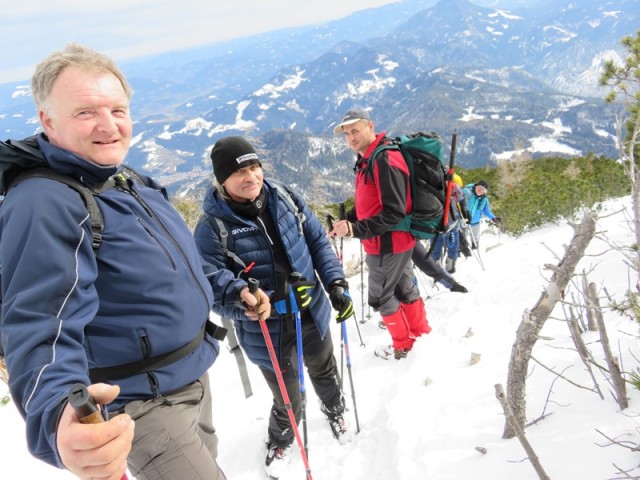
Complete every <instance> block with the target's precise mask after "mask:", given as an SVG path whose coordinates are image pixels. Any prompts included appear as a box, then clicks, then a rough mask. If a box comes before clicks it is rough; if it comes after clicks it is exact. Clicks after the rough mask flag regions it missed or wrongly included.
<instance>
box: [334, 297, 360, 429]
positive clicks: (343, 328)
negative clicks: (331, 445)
mask: <svg viewBox="0 0 640 480" xmlns="http://www.w3.org/2000/svg"><path fill="white" fill-rule="evenodd" d="M338 288H342V287H338ZM340 326H341V330H340V332H341V339H340V340H341V341H340V343H342V349H343V350H344V353H345V356H346V357H347V372H348V373H349V385H350V386H351V400H352V401H353V413H354V415H355V416H356V433H360V422H359V421H358V406H357V404H356V391H355V389H354V388H353V374H352V373H351V355H349V340H348V337H347V322H342V323H340ZM340 382H342V375H341V378H340Z"/></svg>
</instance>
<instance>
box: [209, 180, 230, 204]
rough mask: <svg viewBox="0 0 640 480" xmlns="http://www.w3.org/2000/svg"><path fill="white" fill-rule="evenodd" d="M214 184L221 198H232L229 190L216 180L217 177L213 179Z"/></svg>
mask: <svg viewBox="0 0 640 480" xmlns="http://www.w3.org/2000/svg"><path fill="white" fill-rule="evenodd" d="M212 185H213V188H215V189H216V192H218V195H220V198H221V199H223V200H225V201H226V200H230V199H231V197H230V196H229V194H228V193H227V191H226V190H225V189H224V187H223V186H222V185H220V182H218V180H216V179H215V178H214V179H213V182H212Z"/></svg>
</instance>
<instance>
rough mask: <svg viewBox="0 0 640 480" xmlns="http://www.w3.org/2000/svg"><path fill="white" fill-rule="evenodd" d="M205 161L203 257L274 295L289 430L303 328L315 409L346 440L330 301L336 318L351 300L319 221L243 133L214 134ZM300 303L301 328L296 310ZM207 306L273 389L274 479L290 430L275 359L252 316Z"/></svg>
mask: <svg viewBox="0 0 640 480" xmlns="http://www.w3.org/2000/svg"><path fill="white" fill-rule="evenodd" d="M211 162H212V164H213V171H214V175H215V181H214V183H213V186H212V187H211V188H210V189H209V191H208V192H207V194H206V197H205V199H204V204H203V209H204V212H205V214H206V215H205V216H204V217H203V218H202V219H201V220H200V222H199V223H198V225H197V226H196V228H195V231H194V237H195V240H196V244H197V246H198V249H199V250H200V255H201V256H202V258H203V260H204V262H205V263H206V264H210V265H212V266H213V267H214V268H218V269H229V270H231V271H233V272H234V273H235V274H236V275H238V277H240V278H243V277H245V278H246V277H252V278H255V279H257V280H259V281H260V287H261V288H262V289H263V290H264V291H265V292H266V293H267V294H268V295H269V296H270V298H271V301H272V305H274V306H275V309H274V310H272V313H271V316H270V317H269V318H268V319H267V320H266V322H265V323H266V326H267V328H268V331H269V334H270V337H271V338H272V339H273V349H274V352H273V353H275V355H276V358H277V359H278V364H279V365H278V368H279V369H280V370H281V372H282V375H283V377H284V383H285V388H286V391H287V395H288V397H289V400H290V403H291V405H292V407H293V412H294V414H295V419H296V426H294V428H297V423H298V422H300V419H301V413H302V397H301V394H300V384H299V378H300V377H299V372H298V363H297V358H296V341H297V339H298V338H297V337H298V335H299V336H301V342H302V345H303V348H302V351H303V352H299V353H300V354H302V353H304V363H305V365H306V367H307V371H308V373H309V378H310V379H311V383H312V385H313V387H314V390H315V392H316V394H317V395H318V398H319V399H320V400H321V410H322V412H323V413H324V415H325V417H326V418H327V420H328V422H329V426H330V427H331V432H332V434H333V436H334V437H335V438H336V439H337V440H338V441H339V442H340V443H346V442H347V441H348V440H349V438H350V437H349V432H348V430H347V424H346V422H345V420H344V410H345V402H344V398H343V396H342V393H341V392H340V388H339V381H338V371H337V362H336V359H335V357H334V354H333V343H332V340H331V333H330V329H329V324H330V317H331V306H333V308H334V309H335V310H336V311H337V312H338V314H337V317H336V320H337V321H338V322H342V321H344V320H346V319H347V318H349V317H350V316H351V315H352V314H353V302H352V300H351V297H350V296H349V284H348V283H347V281H346V279H345V275H344V272H343V270H342V267H341V266H340V262H339V261H338V258H337V257H336V255H335V254H334V253H333V250H332V249H331V246H330V245H329V241H328V240H327V237H326V235H325V232H324V228H323V227H322V225H321V223H320V221H319V220H318V218H317V217H316V216H315V215H314V214H313V213H312V212H311V210H310V209H309V207H308V206H307V205H306V203H305V202H304V200H303V199H302V198H301V197H300V196H299V195H298V194H296V193H295V192H293V191H291V190H290V189H289V188H287V187H285V186H283V185H280V184H278V183H275V182H272V181H265V180H264V177H263V171H262V163H261V162H260V158H259V156H258V154H257V153H256V150H255V149H254V148H253V146H252V145H251V144H250V143H249V142H247V141H246V140H245V139H244V138H242V137H225V138H222V139H220V140H218V141H217V142H216V144H215V145H214V146H213V149H212V150H211ZM293 272H298V273H300V274H301V276H302V277H301V278H300V281H294V280H292V279H291V278H292V277H291V274H292V273H293ZM316 272H317V273H316ZM323 287H324V289H323ZM325 291H326V292H327V293H329V299H327V296H326V295H325ZM285 299H286V300H285ZM287 302H289V305H292V304H293V303H294V302H295V310H294V309H293V308H291V307H289V308H287V307H286V304H287ZM296 310H297V311H298V312H299V315H300V329H301V331H297V328H296V323H298V322H297V321H295V319H294V316H293V315H292V311H296ZM213 311H214V312H215V313H217V314H219V315H220V316H222V317H226V318H231V319H233V323H234V326H235V330H236V334H237V338H238V340H239V342H240V345H241V346H242V349H243V350H244V352H245V353H246V354H247V356H248V357H249V359H250V360H251V361H252V362H253V363H255V364H256V365H257V366H258V367H259V368H260V371H261V373H262V375H263V376H264V378H265V380H266V381H267V384H268V385H269V388H270V389H271V392H272V393H273V405H272V408H271V415H270V416H269V425H268V437H269V439H268V443H267V452H266V458H265V469H266V471H267V474H268V475H269V478H279V477H280V476H281V475H282V474H283V473H284V472H285V471H286V467H287V464H288V462H289V452H290V450H291V446H292V444H293V441H294V437H295V431H294V428H292V425H291V422H290V420H289V416H288V411H287V406H286V405H285V403H284V400H283V396H284V395H283V393H282V392H281V391H280V388H279V384H278V380H277V377H276V373H275V370H276V369H275V366H274V365H273V364H272V363H271V355H270V354H271V353H272V352H270V351H269V347H268V346H267V344H266V342H265V339H264V337H263V334H262V330H261V328H260V325H259V324H258V322H256V321H252V320H251V319H250V318H248V317H247V316H246V315H245V314H244V312H243V311H242V310H241V309H238V308H227V307H222V306H220V305H214V308H213Z"/></svg>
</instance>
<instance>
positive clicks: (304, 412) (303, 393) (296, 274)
mask: <svg viewBox="0 0 640 480" xmlns="http://www.w3.org/2000/svg"><path fill="white" fill-rule="evenodd" d="M301 277H302V275H301V274H300V273H299V272H292V273H291V274H290V275H289V279H288V280H287V285H286V288H285V291H287V290H289V289H290V285H291V284H293V283H295V282H297V281H299V280H300V279H301ZM289 298H290V297H289ZM293 303H295V302H291V301H289V302H288V304H287V309H288V310H291V313H293V315H294V316H295V320H296V347H297V350H298V379H299V380H298V381H299V383H300V402H301V409H302V415H301V417H300V418H301V421H302V436H303V438H304V451H305V453H306V454H307V456H309V447H308V445H307V392H306V389H305V387H304V369H303V367H304V354H303V350H302V321H301V319H300V310H299V309H298V308H297V306H296V308H295V309H294V308H293V305H292V304H293ZM289 307H291V308H289Z"/></svg>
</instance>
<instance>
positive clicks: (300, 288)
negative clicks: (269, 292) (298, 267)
mask: <svg viewBox="0 0 640 480" xmlns="http://www.w3.org/2000/svg"><path fill="white" fill-rule="evenodd" d="M315 286H316V282H310V281H308V280H307V279H305V278H304V277H300V280H296V281H295V282H293V283H290V284H289V303H290V307H289V308H290V309H289V308H288V306H287V299H286V298H285V299H283V300H278V301H277V302H276V303H275V308H276V311H277V312H278V313H279V314H280V315H287V314H291V313H298V312H301V311H302V310H304V309H305V308H307V307H308V306H309V305H310V304H311V300H313V297H312V296H311V291H312V290H313V287H315Z"/></svg>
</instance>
